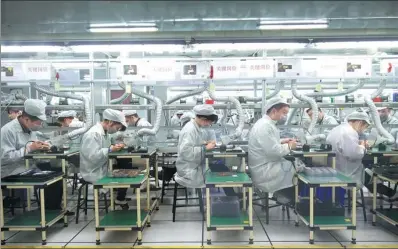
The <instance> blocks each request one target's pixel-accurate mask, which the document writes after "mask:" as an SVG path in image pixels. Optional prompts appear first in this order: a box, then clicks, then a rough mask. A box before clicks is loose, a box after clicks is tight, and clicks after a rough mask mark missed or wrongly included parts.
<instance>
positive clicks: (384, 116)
mask: <svg viewBox="0 0 398 249" xmlns="http://www.w3.org/2000/svg"><path fill="white" fill-rule="evenodd" d="M377 111H378V113H379V117H380V121H381V123H382V124H383V125H384V124H398V119H397V118H396V117H394V116H392V114H391V109H390V108H387V107H380V108H377ZM386 130H387V131H388V132H389V133H390V134H391V135H392V136H393V137H394V140H395V144H398V127H386ZM370 136H371V137H373V138H375V145H377V144H380V143H384V142H387V140H386V138H384V137H383V136H381V134H379V132H378V131H377V128H376V127H375V128H372V130H371V132H370Z"/></svg>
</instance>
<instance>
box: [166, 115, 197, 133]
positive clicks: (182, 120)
mask: <svg viewBox="0 0 398 249" xmlns="http://www.w3.org/2000/svg"><path fill="white" fill-rule="evenodd" d="M194 118H195V114H194V113H193V112H184V113H183V114H182V115H181V117H180V118H179V120H178V121H179V122H180V123H179V124H178V125H179V126H181V127H184V126H185V125H186V124H187V123H188V122H189V121H191V119H194ZM180 132H181V130H173V131H172V138H173V139H178V137H179V135H180Z"/></svg>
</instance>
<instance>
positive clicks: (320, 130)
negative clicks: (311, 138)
mask: <svg viewBox="0 0 398 249" xmlns="http://www.w3.org/2000/svg"><path fill="white" fill-rule="evenodd" d="M317 124H318V125H338V124H339V123H338V122H337V120H336V119H335V118H334V117H332V116H329V115H327V114H324V116H323V119H322V120H321V121H318V122H317ZM332 129H333V128H325V127H316V128H314V130H313V131H312V133H311V134H312V135H322V137H315V141H317V142H325V140H326V137H327V136H328V134H329V132H330V131H331V130H332Z"/></svg>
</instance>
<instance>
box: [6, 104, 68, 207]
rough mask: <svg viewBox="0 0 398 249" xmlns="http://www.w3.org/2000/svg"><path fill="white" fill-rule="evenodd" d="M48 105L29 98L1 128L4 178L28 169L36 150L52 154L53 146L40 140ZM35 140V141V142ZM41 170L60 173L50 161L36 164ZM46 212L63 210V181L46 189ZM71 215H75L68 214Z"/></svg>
mask: <svg viewBox="0 0 398 249" xmlns="http://www.w3.org/2000/svg"><path fill="white" fill-rule="evenodd" d="M45 108H46V103H45V102H44V101H42V100H38V99H27V100H26V101H25V103H24V110H23V111H22V114H21V115H20V116H18V117H17V118H16V119H14V120H12V121H11V122H9V123H8V124H6V125H4V126H3V127H1V177H6V176H9V175H14V174H18V173H21V172H23V171H25V170H26V166H25V162H24V155H25V154H26V153H29V152H34V151H48V150H49V149H50V144H48V143H46V142H43V141H39V140H38V135H39V134H38V133H39V132H38V130H40V128H42V123H43V122H44V121H46V119H47V118H46V114H45ZM31 141H33V142H31ZM35 163H36V167H37V168H39V169H40V170H53V171H58V170H57V169H54V168H52V167H51V165H50V163H49V162H46V161H36V162H35ZM44 198H45V206H46V207H45V208H46V210H60V209H61V203H62V182H61V181H60V182H56V183H54V184H51V185H50V186H48V187H47V188H46V195H45V197H44ZM67 214H68V215H71V214H73V213H69V212H68V213H67Z"/></svg>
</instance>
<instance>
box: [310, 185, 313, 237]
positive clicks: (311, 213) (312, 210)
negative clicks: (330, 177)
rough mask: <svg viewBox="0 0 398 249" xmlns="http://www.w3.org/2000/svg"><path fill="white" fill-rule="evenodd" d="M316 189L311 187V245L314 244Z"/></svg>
mask: <svg viewBox="0 0 398 249" xmlns="http://www.w3.org/2000/svg"><path fill="white" fill-rule="evenodd" d="M313 228H314V188H313V187H310V244H314V230H313Z"/></svg>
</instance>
